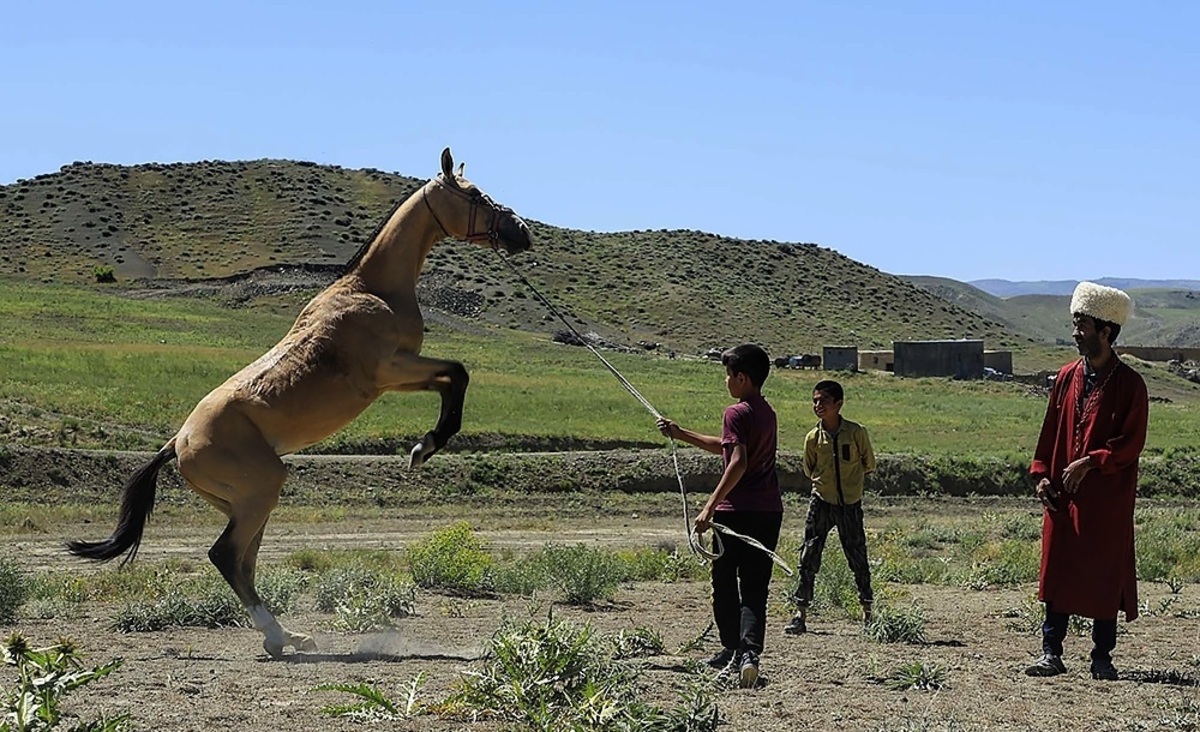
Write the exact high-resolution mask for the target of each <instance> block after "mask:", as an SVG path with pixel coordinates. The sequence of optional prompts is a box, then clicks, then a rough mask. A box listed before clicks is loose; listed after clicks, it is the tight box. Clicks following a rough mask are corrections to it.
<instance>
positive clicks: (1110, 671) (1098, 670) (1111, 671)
mask: <svg viewBox="0 0 1200 732" xmlns="http://www.w3.org/2000/svg"><path fill="white" fill-rule="evenodd" d="M1092 678H1093V679H1097V680H1098V681H1116V680H1117V668H1116V667H1115V666H1113V665H1112V661H1092Z"/></svg>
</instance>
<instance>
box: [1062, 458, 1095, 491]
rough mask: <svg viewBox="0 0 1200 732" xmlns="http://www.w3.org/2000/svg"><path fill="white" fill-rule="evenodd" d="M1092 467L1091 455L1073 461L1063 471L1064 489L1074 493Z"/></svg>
mask: <svg viewBox="0 0 1200 732" xmlns="http://www.w3.org/2000/svg"><path fill="white" fill-rule="evenodd" d="M1091 469H1092V459H1091V458H1090V457H1086V456H1085V457H1081V458H1079V459H1078V460H1075V461H1072V462H1071V464H1070V465H1068V466H1067V469H1066V470H1064V471H1063V489H1064V490H1066V491H1067V493H1074V492H1075V491H1077V490H1079V486H1080V484H1081V483H1083V478H1084V476H1085V475H1087V474H1088V471H1090V470H1091Z"/></svg>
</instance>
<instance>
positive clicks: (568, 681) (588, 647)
mask: <svg viewBox="0 0 1200 732" xmlns="http://www.w3.org/2000/svg"><path fill="white" fill-rule="evenodd" d="M603 650H604V645H603V642H602V639H600V638H599V637H597V636H596V634H595V633H594V631H593V630H592V628H591V627H590V626H579V625H576V624H573V623H571V622H567V621H557V620H555V619H554V618H553V617H549V618H547V620H546V622H545V623H535V622H532V621H530V622H526V623H524V624H521V625H517V624H506V625H505V626H503V627H501V628H500V629H499V630H498V631H497V632H496V634H495V635H494V636H493V637H492V639H491V641H490V642H489V644H488V649H487V654H486V657H485V661H484V667H483V668H482V669H480V670H478V671H472V672H470V673H468V674H467V675H466V676H464V677H463V678H462V679H461V680H460V681H459V682H458V687H457V689H456V691H455V692H454V693H453V694H452V695H451V697H450V698H449V699H447V701H446V708H447V710H448V711H451V712H453V713H457V714H459V715H462V716H463V717H467V718H471V719H474V718H477V717H484V718H494V719H498V720H500V721H501V722H511V723H516V724H517V725H520V726H521V727H522V728H526V729H535V730H575V731H578V732H588V731H592V730H595V731H597V732H598V731H600V730H604V731H606V732H607V731H608V730H612V731H613V732H616V730H628V731H629V732H668V731H672V732H674V731H676V730H678V731H679V732H684V731H685V730H690V731H694V732H715V730H716V729H717V725H718V723H719V722H720V719H719V714H718V711H717V708H716V706H715V705H714V704H713V703H712V702H711V700H710V694H709V690H708V689H707V688H705V687H700V686H696V687H693V688H692V689H691V691H690V692H685V693H684V695H683V697H682V699H680V702H681V703H679V704H677V705H676V706H674V707H669V708H663V707H658V706H654V705H651V704H648V703H646V702H644V701H642V699H643V697H644V696H645V695H644V694H643V693H641V692H640V690H639V689H638V686H637V683H636V681H637V669H636V667H634V666H630V665H626V664H622V663H618V662H615V661H613V660H612V659H611V658H610V657H609V656H608V655H607V654H606V653H604V652H603Z"/></svg>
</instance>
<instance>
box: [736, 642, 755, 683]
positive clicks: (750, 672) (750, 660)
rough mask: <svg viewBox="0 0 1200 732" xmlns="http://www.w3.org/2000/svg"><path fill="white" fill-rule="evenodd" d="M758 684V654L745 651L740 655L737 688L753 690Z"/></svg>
mask: <svg viewBox="0 0 1200 732" xmlns="http://www.w3.org/2000/svg"><path fill="white" fill-rule="evenodd" d="M757 684H758V654H757V653H754V652H753V651H746V652H745V653H744V654H742V663H741V670H740V671H738V686H739V687H741V688H743V689H753V688H754V687H755V685H757Z"/></svg>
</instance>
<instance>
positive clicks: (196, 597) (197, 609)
mask: <svg viewBox="0 0 1200 732" xmlns="http://www.w3.org/2000/svg"><path fill="white" fill-rule="evenodd" d="M247 619H248V618H247V615H246V611H245V609H244V608H243V607H242V604H241V602H240V601H239V600H238V599H237V597H235V596H234V594H233V591H232V590H230V589H229V587H228V586H227V585H226V584H225V583H224V582H220V583H218V582H215V581H206V582H198V583H193V584H192V585H191V586H187V585H186V584H183V585H179V586H178V587H175V588H174V589H173V590H170V591H168V592H166V593H165V594H164V595H163V596H162V597H159V598H158V599H155V600H148V601H133V602H129V603H126V604H125V606H124V607H122V608H121V610H120V611H119V612H118V613H117V616H116V619H115V620H114V621H113V627H114V628H115V629H117V630H119V631H121V632H122V633H144V632H152V631H156V630H163V629H164V628H173V627H198V628H220V627H241V626H244V625H245V623H246V620H247Z"/></svg>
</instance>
